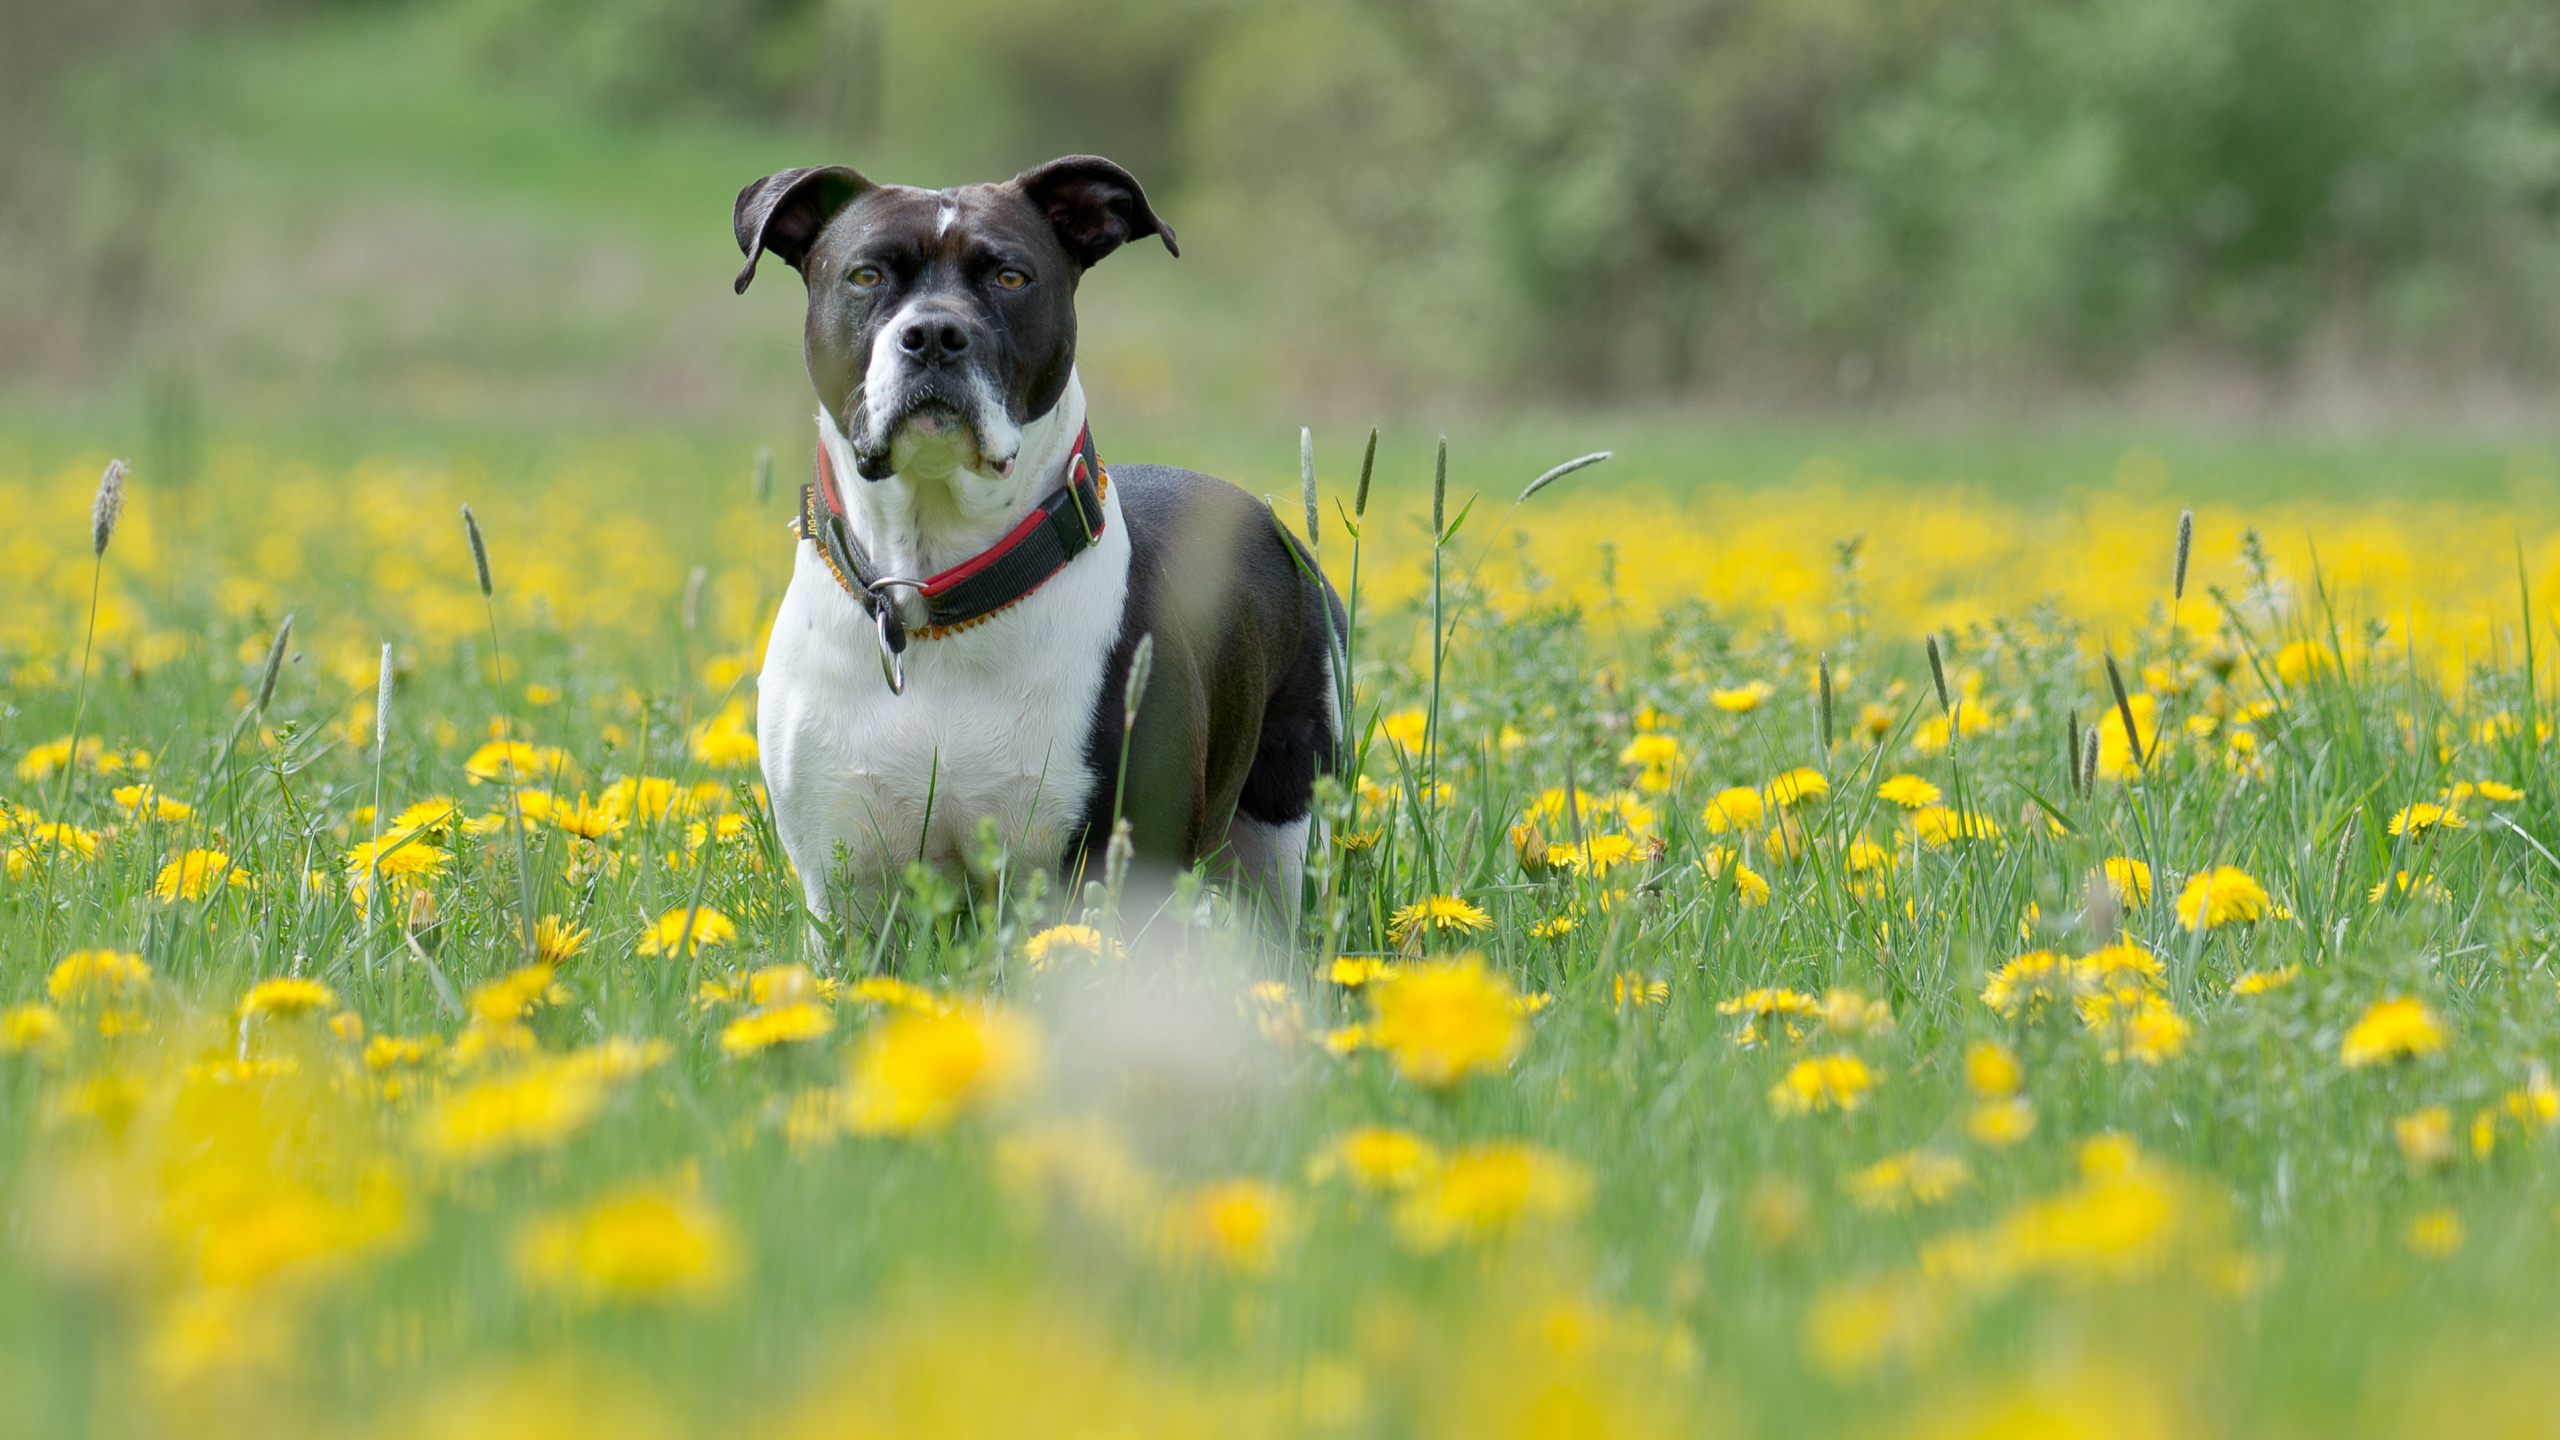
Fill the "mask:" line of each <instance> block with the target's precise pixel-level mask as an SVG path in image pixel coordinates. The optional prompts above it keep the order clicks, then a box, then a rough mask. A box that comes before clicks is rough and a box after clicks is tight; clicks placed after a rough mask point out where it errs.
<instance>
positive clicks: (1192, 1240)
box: [1163, 1179, 1298, 1275]
mask: <svg viewBox="0 0 2560 1440" xmlns="http://www.w3.org/2000/svg"><path fill="white" fill-rule="evenodd" d="M1163 1225H1164V1234H1165V1239H1166V1241H1167V1242H1168V1244H1167V1248H1169V1249H1171V1250H1172V1251H1173V1252H1174V1253H1175V1254H1176V1255H1177V1256H1180V1257H1182V1258H1186V1259H1188V1258H1202V1259H1208V1260H1214V1261H1216V1262H1218V1263H1219V1264H1222V1265H1225V1266H1226V1267H1227V1268H1229V1269H1231V1270H1237V1271H1241V1272H1243V1273H1245V1274H1248V1275H1268V1274H1270V1273H1271V1271H1272V1270H1273V1268H1274V1267H1276V1266H1277V1265H1278V1264H1279V1261H1280V1251H1281V1249H1282V1247H1283V1246H1284V1245H1286V1244H1287V1243H1288V1241H1289V1239H1290V1237H1291V1236H1293V1235H1294V1234H1295V1233H1296V1232H1297V1229H1298V1219H1297V1205H1296V1203H1295V1202H1294V1201H1292V1200H1291V1198H1290V1197H1289V1194H1288V1192H1287V1191H1284V1190H1282V1189H1281V1188H1280V1187H1279V1186H1277V1185H1274V1184H1272V1183H1271V1182H1270V1181H1268V1180H1255V1179H1232V1180H1213V1181H1210V1182H1209V1183H1208V1184H1205V1185H1201V1186H1198V1187H1196V1188H1195V1189H1193V1190H1191V1191H1190V1192H1189V1193H1188V1194H1185V1195H1183V1196H1180V1197H1179V1198H1177V1199H1176V1200H1175V1201H1174V1203H1173V1204H1172V1206H1171V1207H1169V1209H1168V1211H1167V1213H1166V1215H1165V1217H1164V1221H1163Z"/></svg>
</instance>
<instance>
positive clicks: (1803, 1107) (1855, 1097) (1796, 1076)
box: [1769, 1055, 1876, 1115]
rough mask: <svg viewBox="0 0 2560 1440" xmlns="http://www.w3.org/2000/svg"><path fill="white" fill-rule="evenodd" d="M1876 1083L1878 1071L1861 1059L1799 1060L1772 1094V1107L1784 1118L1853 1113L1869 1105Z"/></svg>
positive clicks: (1825, 1056) (1826, 1056)
mask: <svg viewBox="0 0 2560 1440" xmlns="http://www.w3.org/2000/svg"><path fill="white" fill-rule="evenodd" d="M1875 1083H1876V1080H1875V1074H1874V1072H1872V1071H1870V1070H1868V1069H1867V1064H1866V1062H1865V1061H1863V1060H1861V1059H1859V1058H1858V1057H1857V1056H1855V1055H1819V1056H1815V1057H1813V1058H1811V1059H1807V1060H1799V1061H1797V1062H1796V1063H1795V1064H1794V1066H1792V1067H1791V1068H1790V1069H1789V1070H1788V1071H1787V1074H1786V1078H1785V1079H1783V1080H1780V1081H1779V1082H1778V1083H1777V1085H1776V1086H1775V1087H1774V1088H1772V1089H1771V1090H1770V1091H1769V1104H1770V1107H1771V1108H1773V1109H1775V1110H1776V1111H1777V1112H1778V1113H1779V1114H1780V1115H1806V1114H1813V1113H1816V1112H1820V1111H1826V1110H1839V1111H1844V1112H1845V1111H1851V1110H1855V1109H1857V1108H1858V1107H1859V1106H1861V1105H1864V1104H1865V1103H1866V1101H1867V1092H1868V1091H1869V1090H1872V1089H1874V1088H1875Z"/></svg>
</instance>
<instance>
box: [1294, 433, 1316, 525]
mask: <svg viewBox="0 0 2560 1440" xmlns="http://www.w3.org/2000/svg"><path fill="white" fill-rule="evenodd" d="M1298 495H1299V498H1300V499H1302V500H1304V501H1305V502H1306V506H1307V550H1308V551H1309V553H1313V552H1314V550H1315V548H1316V538H1317V535H1316V432H1315V431H1313V430H1311V429H1309V428H1308V427H1306V426H1304V425H1301V426H1299V427H1298Z"/></svg>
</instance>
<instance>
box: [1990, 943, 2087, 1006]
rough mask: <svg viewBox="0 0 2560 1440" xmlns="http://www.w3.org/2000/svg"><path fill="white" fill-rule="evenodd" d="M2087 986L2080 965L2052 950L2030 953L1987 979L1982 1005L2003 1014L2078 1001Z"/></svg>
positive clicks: (2001, 968)
mask: <svg viewBox="0 0 2560 1440" xmlns="http://www.w3.org/2000/svg"><path fill="white" fill-rule="evenodd" d="M2085 984H2086V981H2085V978H2084V976H2083V975H2082V973H2081V969H2080V967H2079V966H2078V965H2076V964H2074V963H2073V962H2072V961H2071V960H2069V959H2068V958H2066V957H2064V956H2061V955H2057V954H2055V953H2054V952H2052V951H2050V950H2030V951H2028V952H2027V953H2026V954H2024V955H2021V956H2019V957H2017V958H2016V959H2014V960H2011V961H2010V962H2008V963H2007V964H2005V965H2003V966H2001V967H2000V968H1999V969H1997V970H1994V971H1992V972H1991V973H1990V974H1989V975H1988V976H1986V977H1984V984H1983V987H1982V1003H1983V1004H1985V1005H1988V1006H1990V1007H1991V1008H1992V1009H1994V1010H1997V1011H1999V1012H2000V1013H2001V1014H2003V1015H2007V1016H2012V1017H2014V1016H2016V1015H2017V1014H2018V1012H2019V1011H2020V1010H2021V1009H2032V1008H2034V1007H2040V1006H2042V1005H2043V1004H2044V1003H2045V1002H2047V1001H2051V1000H2069V999H2074V998H2077V997H2078V995H2079V994H2080V992H2081V990H2082V989H2083V988H2084V986H2085Z"/></svg>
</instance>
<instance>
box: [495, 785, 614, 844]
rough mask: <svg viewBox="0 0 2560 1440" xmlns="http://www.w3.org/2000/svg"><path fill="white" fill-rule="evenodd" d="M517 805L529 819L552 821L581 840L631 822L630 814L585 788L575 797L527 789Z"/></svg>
mask: <svg viewBox="0 0 2560 1440" xmlns="http://www.w3.org/2000/svg"><path fill="white" fill-rule="evenodd" d="M516 808H517V809H518V810H520V811H522V812H523V813H524V818H525V819H527V820H529V821H532V822H534V823H536V824H541V825H549V826H550V827H552V828H553V829H555V830H558V831H560V832H561V833H563V834H567V835H575V836H577V837H578V838H579V839H581V840H601V839H603V838H604V837H605V836H607V835H610V834H612V833H613V832H615V831H617V830H619V829H621V828H622V827H623V826H624V825H627V824H629V823H630V818H629V817H628V816H627V815H625V814H624V813H623V812H622V811H621V810H619V809H618V808H616V807H614V806H612V805H606V804H600V803H598V802H596V801H594V800H591V799H589V798H588V797H587V793H586V792H585V791H583V790H581V791H579V792H578V798H577V799H576V800H575V801H569V800H563V799H561V798H560V797H559V796H557V795H553V794H550V793H548V792H547V791H541V790H527V791H525V792H524V793H522V794H520V795H518V796H517V797H516Z"/></svg>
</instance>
